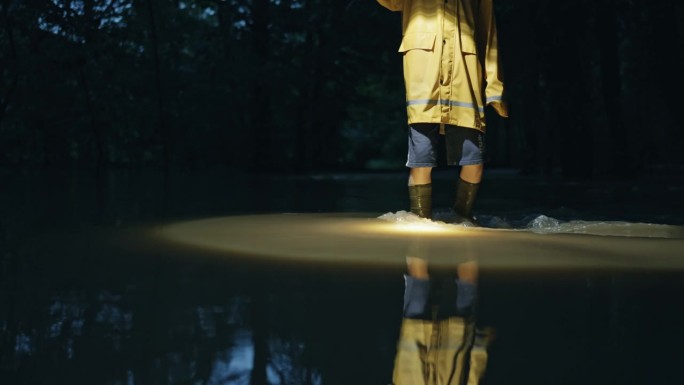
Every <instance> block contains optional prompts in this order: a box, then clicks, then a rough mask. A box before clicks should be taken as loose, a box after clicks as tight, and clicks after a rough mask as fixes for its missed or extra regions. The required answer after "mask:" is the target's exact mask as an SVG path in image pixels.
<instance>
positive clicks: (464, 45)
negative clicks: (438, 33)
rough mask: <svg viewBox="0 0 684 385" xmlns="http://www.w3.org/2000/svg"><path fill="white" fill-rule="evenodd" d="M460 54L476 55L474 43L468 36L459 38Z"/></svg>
mask: <svg viewBox="0 0 684 385" xmlns="http://www.w3.org/2000/svg"><path fill="white" fill-rule="evenodd" d="M461 52H463V53H467V54H472V55H475V54H477V47H476V46H475V41H474V40H473V39H472V38H470V37H468V36H461Z"/></svg>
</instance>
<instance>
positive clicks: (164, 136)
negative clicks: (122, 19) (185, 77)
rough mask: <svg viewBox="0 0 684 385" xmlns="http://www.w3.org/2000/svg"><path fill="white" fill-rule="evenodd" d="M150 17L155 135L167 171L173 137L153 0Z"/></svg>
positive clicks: (151, 0)
mask: <svg viewBox="0 0 684 385" xmlns="http://www.w3.org/2000/svg"><path fill="white" fill-rule="evenodd" d="M147 7H148V10H149V18H150V39H151V40H152V55H153V59H154V87H155V90H156V93H157V127H156V132H155V136H156V138H157V140H159V141H160V144H161V146H162V162H163V167H164V170H165V171H168V169H169V166H170V163H171V148H170V147H171V138H170V135H169V132H168V128H167V125H166V115H165V111H166V108H165V103H164V90H163V87H162V75H161V60H160V57H159V36H158V34H157V21H156V15H155V8H154V3H153V0H147Z"/></svg>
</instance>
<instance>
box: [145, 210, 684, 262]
mask: <svg viewBox="0 0 684 385" xmlns="http://www.w3.org/2000/svg"><path fill="white" fill-rule="evenodd" d="M398 214H399V213H398ZM405 214H406V213H404V214H402V215H397V214H393V215H394V216H395V217H394V219H390V220H388V219H387V217H385V218H383V219H381V218H377V217H374V216H369V215H365V216H363V215H354V214H268V215H247V216H235V217H220V218H208V219H201V220H194V221H186V222H178V223H172V224H168V225H165V226H162V227H160V228H157V229H155V232H154V236H155V239H157V240H159V239H162V240H164V241H165V244H167V245H170V246H172V249H169V252H171V253H180V252H182V250H179V248H178V246H181V245H184V246H186V247H185V248H184V250H186V251H188V250H189V251H190V252H192V255H193V256H197V255H198V254H201V253H202V252H204V251H208V252H210V253H211V255H212V256H217V254H218V255H219V256H221V257H224V258H225V257H230V256H234V257H250V258H268V259H280V260H300V261H311V262H325V263H339V264H358V265H366V264H373V265H377V264H393V265H397V266H398V265H403V264H405V257H406V255H407V253H408V252H409V250H410V249H411V248H412V247H413V248H415V245H416V242H418V243H420V245H421V246H420V247H421V250H422V251H421V252H424V253H427V254H428V257H429V258H430V263H431V264H432V265H448V266H453V265H455V264H458V263H460V262H464V260H467V259H472V258H477V260H478V262H479V263H480V264H481V266H482V267H485V268H506V269H509V268H526V269H529V268H571V267H572V268H620V269H623V268H626V269H632V268H638V269H684V252H682V250H684V236H681V234H682V228H681V227H677V226H665V225H657V226H659V227H657V228H652V227H649V226H650V225H644V224H630V225H629V226H627V227H625V226H624V225H619V226H615V225H611V224H610V223H608V222H604V223H595V224H587V223H583V224H582V225H581V226H579V224H578V223H574V224H572V226H573V227H572V228H567V229H566V230H568V232H567V233H558V232H557V231H558V229H557V228H555V229H554V231H553V232H550V233H544V234H538V233H537V232H536V231H533V230H532V229H482V228H467V227H463V226H460V225H453V224H447V223H440V222H430V221H428V220H425V219H420V218H418V217H415V216H411V215H405ZM625 228H627V229H629V231H628V232H627V231H625ZM654 229H655V230H654ZM656 230H657V231H656ZM654 231H655V232H654ZM579 232H582V233H579ZM590 232H591V233H590ZM596 234H600V235H601V236H598V235H596ZM615 234H618V235H619V236H616V235H615ZM606 235H610V236H606ZM653 235H657V236H658V237H657V238H656V237H653ZM648 236H650V238H649V237H648ZM423 249H424V250H423Z"/></svg>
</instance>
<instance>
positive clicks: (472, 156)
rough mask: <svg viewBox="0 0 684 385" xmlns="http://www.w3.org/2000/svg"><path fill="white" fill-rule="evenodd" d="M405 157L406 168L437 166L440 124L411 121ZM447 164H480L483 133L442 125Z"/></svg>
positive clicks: (482, 150) (481, 161)
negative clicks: (406, 155) (406, 157)
mask: <svg viewBox="0 0 684 385" xmlns="http://www.w3.org/2000/svg"><path fill="white" fill-rule="evenodd" d="M408 131H409V133H408V142H409V144H408V160H407V162H406V167H436V166H437V156H438V151H437V149H438V144H439V123H414V124H411V125H410V126H409V130H408ZM444 134H445V135H444V136H445V138H444V139H445V145H446V158H447V165H449V166H455V165H459V166H466V165H472V164H482V163H483V154H484V149H485V146H484V134H483V133H482V132H481V131H478V130H475V129H472V128H466V127H459V126H452V125H445V126H444Z"/></svg>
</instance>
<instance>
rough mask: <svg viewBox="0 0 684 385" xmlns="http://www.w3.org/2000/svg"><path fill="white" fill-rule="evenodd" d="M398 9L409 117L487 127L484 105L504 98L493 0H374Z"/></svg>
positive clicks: (499, 106) (501, 111)
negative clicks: (399, 12)
mask: <svg viewBox="0 0 684 385" xmlns="http://www.w3.org/2000/svg"><path fill="white" fill-rule="evenodd" d="M378 2H379V3H380V4H381V5H382V6H384V7H386V8H388V9H390V10H393V11H402V22H403V28H402V31H403V38H402V41H401V46H400V47H399V52H401V53H403V56H404V82H405V85H406V107H407V111H408V122H409V124H412V123H441V124H452V125H457V126H462V127H470V128H475V129H478V130H480V131H483V132H484V130H485V119H484V106H485V104H496V105H495V108H496V111H497V112H498V113H499V114H500V115H502V116H507V112H506V107H505V104H504V103H503V101H502V94H503V81H502V75H501V67H500V65H499V60H498V49H497V38H496V24H495V21H494V11H493V7H492V0H378Z"/></svg>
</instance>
